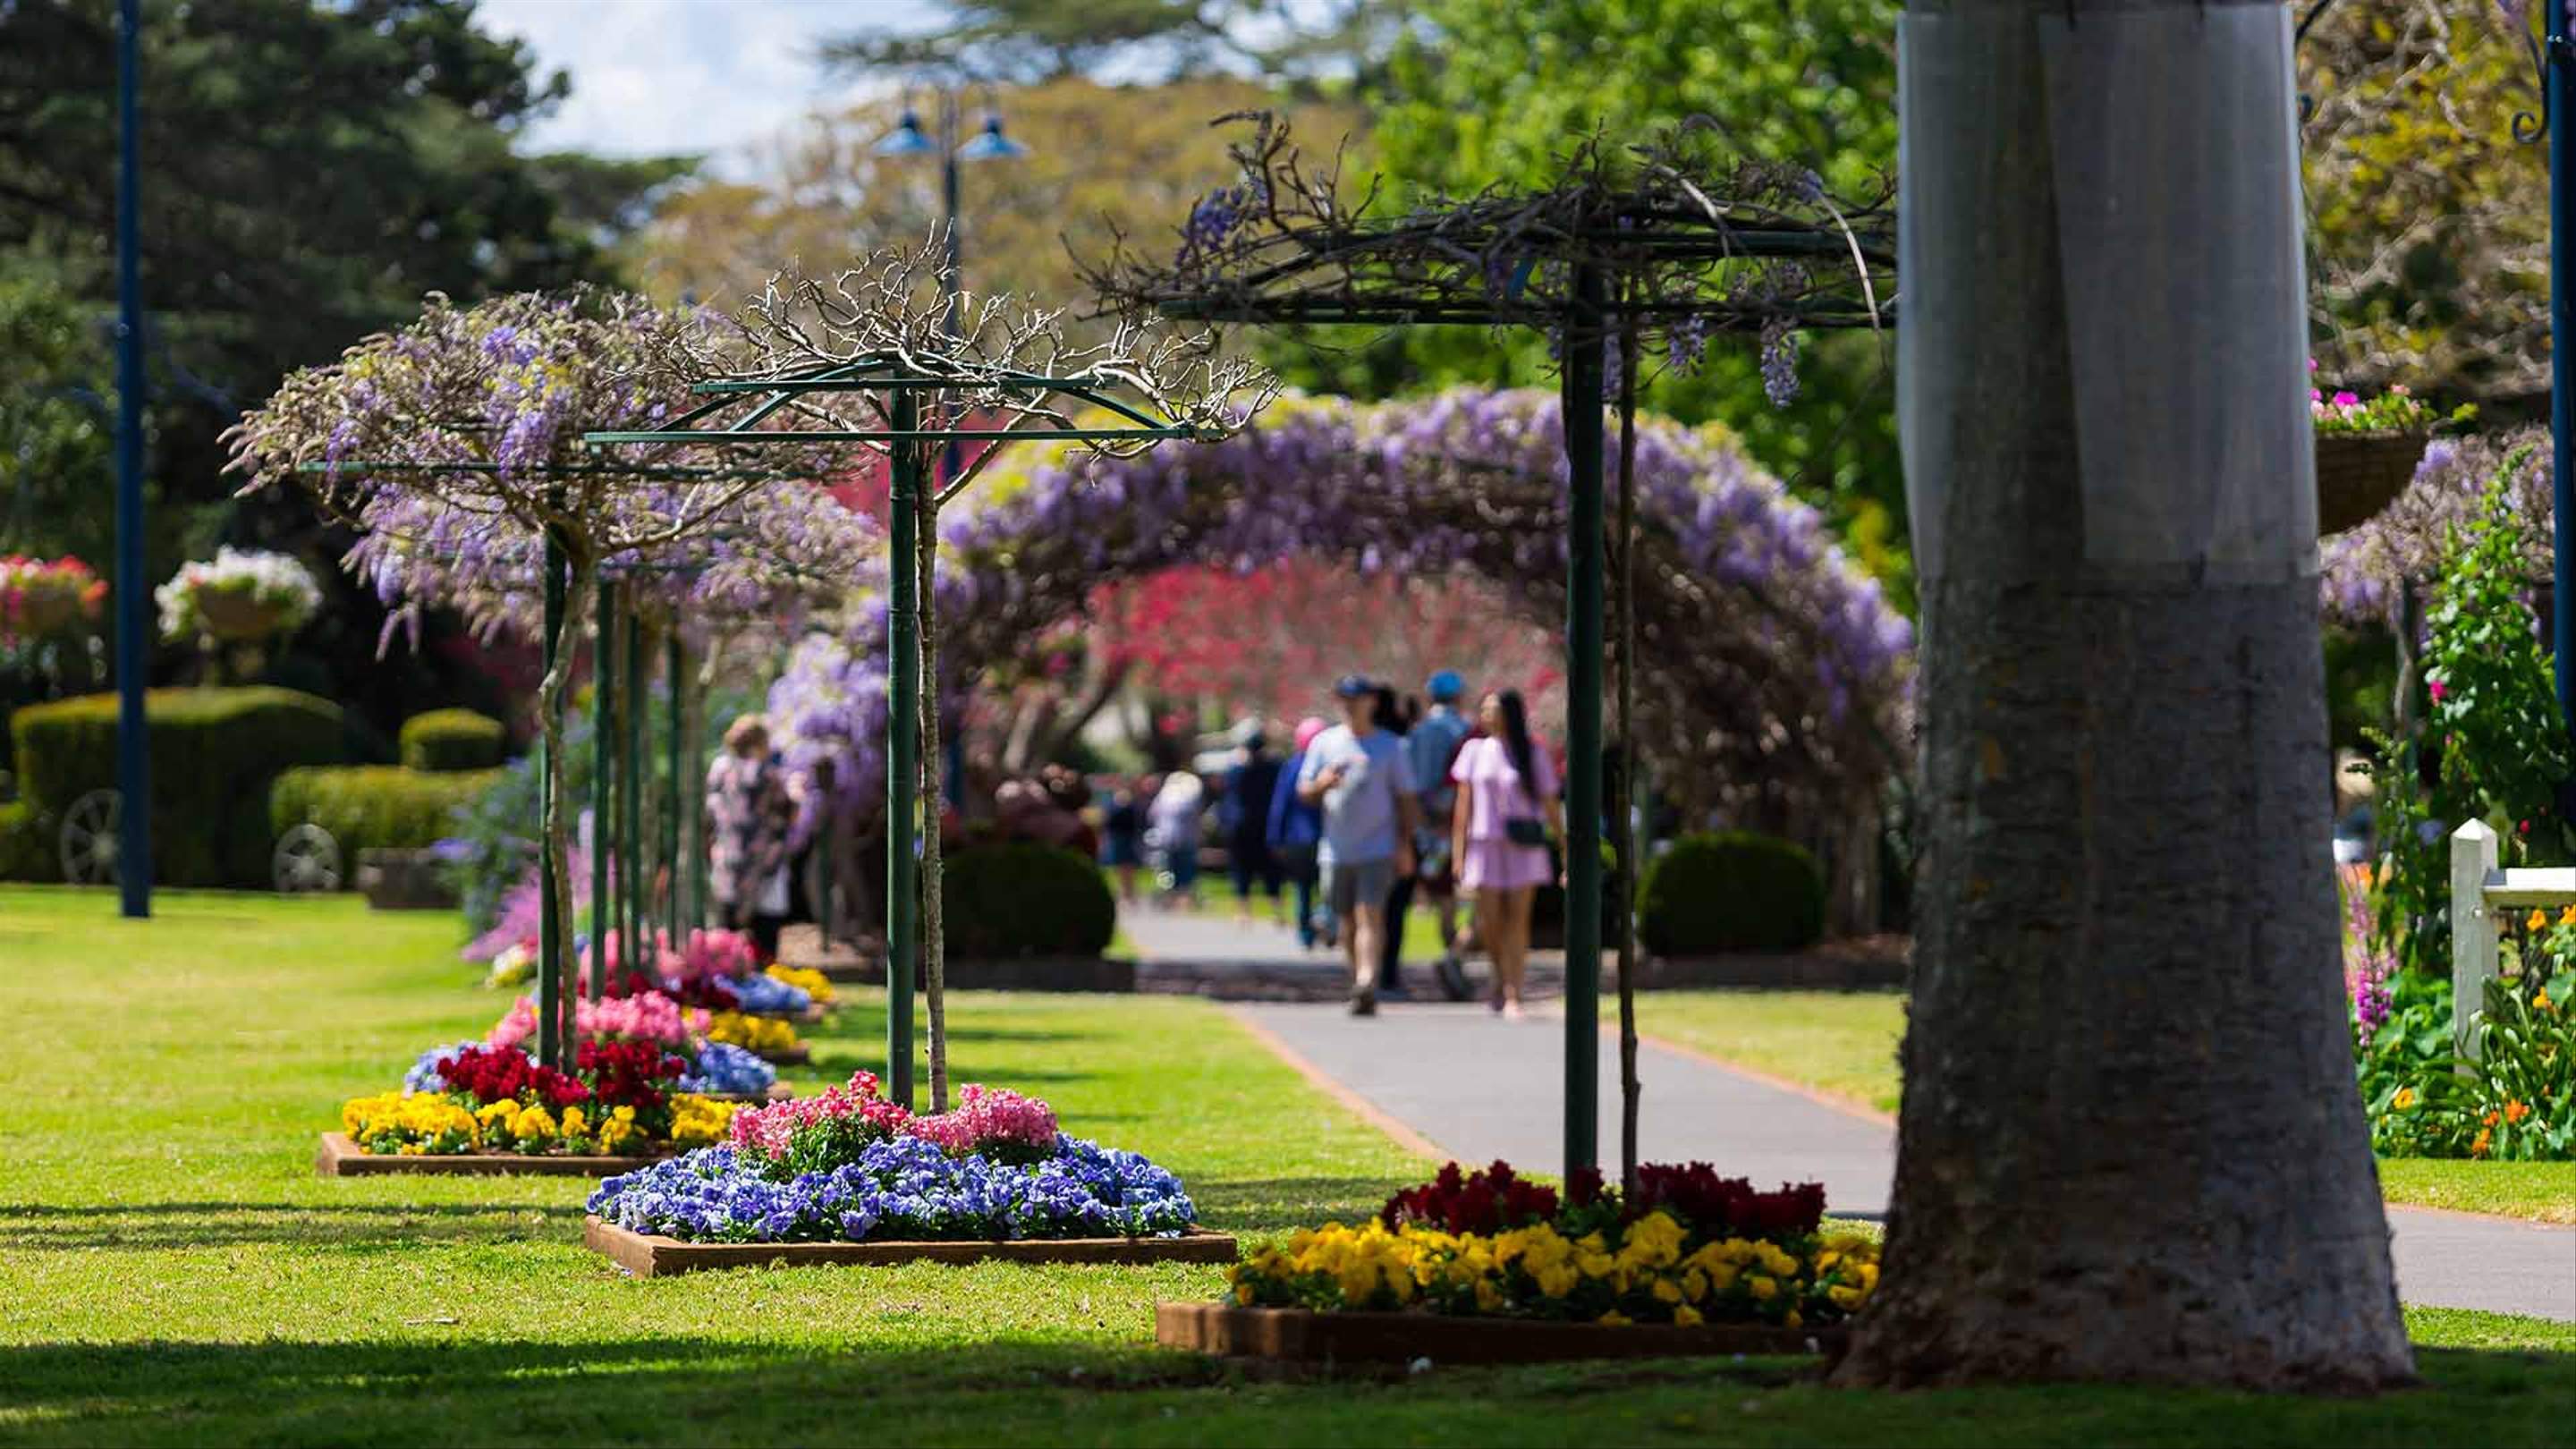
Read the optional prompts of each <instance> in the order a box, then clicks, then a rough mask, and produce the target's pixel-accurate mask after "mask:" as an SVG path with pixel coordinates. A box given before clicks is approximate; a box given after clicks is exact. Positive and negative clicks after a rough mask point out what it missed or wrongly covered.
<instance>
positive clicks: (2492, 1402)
mask: <svg viewBox="0 0 2576 1449" xmlns="http://www.w3.org/2000/svg"><path fill="white" fill-rule="evenodd" d="M995 1307H996V1312H997V1313H999V1312H1002V1311H1004V1306H1003V1305H1000V1304H997V1305H995ZM870 1327H871V1328H872V1329H873V1330H874V1331H875V1332H874V1336H873V1337H872V1339H861V1338H858V1337H855V1336H851V1335H848V1334H845V1333H835V1332H831V1331H829V1330H824V1331H822V1332H817V1331H816V1330H815V1327H814V1326H812V1325H807V1324H793V1323H778V1322H774V1321H769V1322H762V1323H760V1324H759V1325H758V1330H759V1331H761V1332H763V1333H765V1334H769V1335H772V1336H771V1337H768V1338H766V1339H763V1340H744V1339H732V1338H720V1337H713V1336H705V1335H687V1336H684V1335H673V1336H668V1337H651V1338H641V1337H594V1338H587V1339H580V1340H576V1341H570V1342H563V1341H556V1342H544V1341H539V1342H527V1341H515V1340H514V1341H507V1342H493V1341H490V1340H485V1339H476V1338H466V1337H463V1336H462V1335H463V1334H465V1333H468V1332H471V1331H473V1330H470V1329H462V1328H447V1329H438V1328H431V1329H428V1330H427V1331H414V1332H410V1333H407V1334H406V1335H405V1336H404V1337H402V1338H400V1339H394V1340H375V1341H367V1342H341V1343H320V1342H297V1341H280V1340H270V1341H266V1342H251V1343H237V1344H210V1343H149V1342H147V1343H127V1344H72V1343H44V1344H31V1345H24V1346H19V1347H10V1348H0V1385H5V1386H6V1388H5V1392H0V1423H5V1425H6V1428H7V1432H8V1437H9V1438H10V1439H11V1440H12V1441H13V1442H39V1443H72V1444H95V1443H105V1442H114V1443H188V1444H202V1443H236V1442H253V1441H256V1442H260V1443H270V1444H360V1445H376V1444H383V1445H395V1446H401V1449H417V1446H419V1445H422V1444H428V1443H469V1444H521V1443H526V1444H544V1445H548V1446H556V1445H561V1444H566V1443H609V1442H644V1443H667V1442H691V1443H700V1442H707V1443H713V1442H737V1441H739V1442H750V1443H781V1442H794V1443H808V1442H824V1441H828V1442H850V1441H861V1442H868V1443H917V1442H939V1443H968V1444H1005V1443H1008V1444H1031V1443H1057V1442H1072V1441H1076V1440H1079V1441H1081V1442H1090V1443H1129V1442H1144V1443H1170V1444H1195V1443H1207V1442H1222V1443H1226V1444H1230V1445H1237V1446H1250V1445H1256V1444H1305V1443H1324V1442H1331V1443H1380V1442H1408V1443H1475V1444H1486V1445H1504V1444H1561V1443H1567V1442H1577V1441H1581V1442H1593V1443H1624V1442H1640V1443H1659V1444H1672V1445H1691V1446H1706V1445H1710V1444H1742V1443H1764V1444H1788V1443H1819V1444H1827V1443H1831V1444H1842V1443H1912V1442H1926V1443H1929V1442H1938V1443H1943V1444H1959V1445H1964V1444H1978V1445H1991V1446H1998V1449H2002V1446H2016V1445H2053V1444H2063V1443H2070V1442H2093V1441H2100V1440H2111V1439H2116V1440H2120V1441H2122V1442H2131V1443H2139V1444H2157V1445H2182V1444H2203V1443H2216V1442H2262V1443H2363V1442H2371V1443H2380V1442H2386V1443H2446V1442H2459V1441H2460V1440H2461V1439H2462V1438H2467V1439H2472V1440H2477V1441H2481V1442H2490V1443H2500V1444H2502V1443H2517V1444H2519V1443H2528V1444H2550V1443H2560V1442H2563V1431H2564V1424H2565V1417H2566V1415H2567V1414H2568V1413H2570V1412H2571V1411H2576V1356H2570V1355H2536V1354H2509V1353H2467V1352H2460V1351H2427V1352H2425V1353H2424V1355H2423V1358H2424V1368H2425V1372H2426V1377H2427V1379H2428V1380H2429V1381H2430V1382H2431V1385H2432V1388H2431V1390H2430V1391H2429V1392H2421V1393H2405V1394H2392V1395H2387V1396H2384V1397H2381V1398H2377V1399H2320V1398H2297V1397H2292V1396H2288V1395H2274V1396H2258V1395H2247V1394H2230V1393H2217V1392H2207V1391H2169V1390H2154V1389H2140V1388H2122V1387H2106V1386H2098V1385H2078V1384H2060V1385H2046V1386H2038V1387H2029V1388H2012V1389H1972V1390H1932V1391H1921V1392H1914V1393H1905V1394H1871V1393H1844V1392H1837V1391H1833V1390H1828V1389H1825V1388H1822V1387H1820V1386H1819V1385H1817V1384H1816V1383H1815V1382H1814V1381H1813V1379H1812V1377H1811V1376H1808V1375H1807V1374H1805V1373H1804V1372H1803V1371H1801V1370H1797V1369H1794V1368H1788V1367H1787V1366H1784V1365H1782V1364H1781V1363H1779V1362H1776V1361H1771V1362H1765V1361H1761V1360H1755V1361H1752V1362H1748V1363H1743V1364H1737V1363H1734V1362H1732V1361H1730V1360H1714V1359H1713V1360H1687V1361H1685V1360H1665V1361H1661V1362H1652V1361H1650V1362H1638V1361H1634V1360H1630V1361H1625V1362H1611V1363H1601V1364H1589V1365H1557V1366H1543V1365H1533V1366H1523V1367H1514V1368H1499V1369H1482V1370H1479V1369H1459V1368H1454V1367H1447V1366H1442V1367H1438V1368H1435V1369H1434V1371H1432V1372H1430V1373H1427V1374H1423V1375H1420V1376H1419V1377H1412V1378H1397V1379H1393V1380H1389V1379H1386V1378H1383V1377H1381V1376H1376V1375H1368V1376H1361V1375H1351V1376H1347V1377H1340V1378H1327V1379H1323V1380H1320V1381H1315V1382H1294V1383H1266V1382H1265V1383H1252V1382H1248V1381H1247V1380H1246V1379H1244V1378H1243V1377H1241V1376H1240V1375H1238V1374H1237V1373H1235V1372H1234V1371H1233V1370H1231V1369H1229V1368H1227V1367H1225V1366H1223V1365H1221V1364H1218V1363H1216V1362H1213V1361H1211V1360H1208V1359H1205V1358H1201V1357H1198V1356H1195V1355H1189V1354H1180V1353H1164V1352H1159V1351H1155V1350H1152V1349H1148V1348H1145V1347H1143V1346H1141V1345H1131V1344H1125V1343H1105V1342H1091V1343H1068V1342H1062V1341H1050V1340H1043V1339H1038V1338H1034V1337H1029V1336H1025V1335H1019V1336H1000V1335H997V1336H993V1337H988V1338H981V1339H975V1338H969V1339H967V1340H965V1341H944V1342H925V1341H921V1340H910V1341H904V1340H899V1339H898V1340H895V1341H887V1340H886V1339H885V1338H884V1337H883V1333H884V1325H883V1324H882V1323H878V1324H872V1325H870ZM451 1335H454V1336H451Z"/></svg>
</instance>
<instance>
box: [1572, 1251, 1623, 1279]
mask: <svg viewBox="0 0 2576 1449" xmlns="http://www.w3.org/2000/svg"><path fill="white" fill-rule="evenodd" d="M1574 1266H1576V1267H1577V1268H1580V1269H1582V1270H1583V1276H1584V1277H1586V1278H1607V1277H1609V1276H1610V1270H1611V1269H1613V1268H1616V1267H1618V1266H1619V1260H1618V1259H1616V1258H1613V1257H1611V1256H1610V1255H1609V1254H1608V1253H1604V1252H1599V1251H1597V1250H1596V1251H1593V1252H1587V1253H1579V1254H1577V1255H1575V1259H1574Z"/></svg>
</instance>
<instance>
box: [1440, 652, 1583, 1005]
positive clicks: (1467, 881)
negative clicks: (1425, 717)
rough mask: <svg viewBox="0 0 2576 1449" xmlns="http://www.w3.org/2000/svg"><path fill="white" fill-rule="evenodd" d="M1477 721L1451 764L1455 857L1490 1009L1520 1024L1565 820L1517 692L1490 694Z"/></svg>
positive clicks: (1548, 764) (1552, 770) (1549, 766)
mask: <svg viewBox="0 0 2576 1449" xmlns="http://www.w3.org/2000/svg"><path fill="white" fill-rule="evenodd" d="M1477 722H1478V724H1480V725H1481V726H1482V727H1483V730H1484V733H1482V734H1480V735H1478V736H1477V737H1476V738H1474V739H1471V740H1469V741H1467V742H1466V743H1465V744H1463V745H1460V746H1459V747H1458V758H1457V759H1456V760H1455V761H1453V762H1451V764H1450V766H1449V778H1450V779H1451V780H1453V781H1455V782H1456V783H1457V785H1458V808H1457V812H1456V814H1455V815H1454V816H1453V817H1452V819H1451V822H1450V827H1449V829H1450V844H1451V850H1450V856H1451V858H1452V859H1454V860H1456V861H1457V862H1458V863H1459V873H1458V887H1459V889H1461V890H1464V891H1466V892H1468V893H1469V894H1471V895H1473V896H1474V897H1475V898H1476V931H1477V934H1478V935H1479V936H1481V937H1482V938H1483V939H1484V942H1485V951H1486V953H1487V954H1488V955H1490V956H1492V957H1493V960H1494V989H1493V992H1492V994H1491V995H1490V996H1488V997H1487V999H1486V1005H1488V1006H1490V1007H1492V1008H1493V1009H1494V1010H1496V1011H1499V1012H1501V1013H1503V1014H1504V1015H1505V1016H1509V1017H1512V1018H1514V1019H1518V1018H1519V1016H1520V1014H1521V978H1522V976H1523V974H1524V973H1525V972H1526V971H1527V970H1528V968H1529V943H1530V902H1531V900H1532V899H1534V898H1535V897H1536V895H1537V894H1538V888H1539V887H1540V886H1543V885H1545V884H1547V883H1548V881H1549V880H1550V879H1551V878H1552V877H1553V876H1554V874H1555V867H1554V865H1553V864H1552V863H1551V861H1550V859H1549V856H1548V849H1547V848H1548V843H1549V842H1551V841H1555V840H1561V839H1563V838H1564V835H1565V816H1564V812H1563V811H1562V810H1560V809H1559V808H1558V806H1557V802H1556V766H1555V764H1554V763H1553V762H1552V761H1550V760H1549V759H1548V757H1547V752H1546V751H1544V750H1541V749H1539V748H1538V747H1537V746H1536V745H1535V744H1534V743H1533V742H1532V741H1531V739H1530V732H1529V710H1528V708H1527V706H1525V705H1523V704H1522V703H1521V695H1520V691H1519V690H1516V689H1506V690H1501V691H1499V692H1497V693H1494V694H1489V695H1486V696H1485V701H1484V703H1483V705H1481V706H1480V707H1479V708H1478V710H1477Z"/></svg>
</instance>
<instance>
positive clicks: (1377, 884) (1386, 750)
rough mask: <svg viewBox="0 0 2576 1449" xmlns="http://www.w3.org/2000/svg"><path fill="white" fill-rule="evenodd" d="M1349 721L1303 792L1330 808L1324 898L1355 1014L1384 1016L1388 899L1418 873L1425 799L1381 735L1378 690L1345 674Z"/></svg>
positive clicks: (1317, 748)
mask: <svg viewBox="0 0 2576 1449" xmlns="http://www.w3.org/2000/svg"><path fill="white" fill-rule="evenodd" d="M1333 695H1334V697H1335V698H1336V699H1337V700H1339V701H1340V703H1341V706H1342V722H1341V723H1340V724H1338V725H1335V726H1333V727H1332V728H1330V729H1328V730H1325V731H1324V732H1323V733H1322V734H1319V735H1317V736H1315V742H1314V743H1313V744H1311V745H1309V746H1307V748H1306V758H1305V760H1304V762H1303V763H1301V764H1300V765H1299V766H1298V769H1297V793H1298V794H1299V795H1300V796H1302V797H1303V798H1304V799H1305V800H1306V801H1307V802H1308V803H1310V804H1316V805H1320V806H1322V807H1323V811H1324V834H1323V841H1322V845H1321V847H1320V849H1319V850H1318V851H1317V857H1318V860H1319V862H1320V863H1321V865H1322V868H1323V881H1324V898H1325V900H1326V901H1327V902H1328V903H1330V904H1331V906H1332V908H1333V913H1334V914H1335V915H1336V916H1338V917H1340V918H1341V920H1342V923H1343V929H1342V954H1343V957H1344V959H1346V960H1347V961H1349V963H1350V968H1351V1014H1352V1015H1353V1016H1374V1015H1376V1014H1377V967H1378V959H1379V953H1380V952H1381V951H1382V950H1384V942H1385V931H1386V899H1387V893H1388V892H1389V891H1391V890H1393V889H1394V886H1395V881H1396V877H1398V876H1402V875H1410V874H1412V873H1413V836H1414V832H1416V831H1417V830H1419V829H1421V827H1422V815H1421V802H1420V800H1419V799H1418V798H1417V796H1418V795H1419V792H1418V791H1417V790H1416V789H1415V787H1414V783H1413V768H1412V766H1411V765H1410V764H1408V763H1407V762H1406V760H1405V758H1404V747H1403V742H1402V741H1401V740H1399V739H1398V738H1397V737H1396V736H1394V735H1392V734H1389V733H1388V732H1386V731H1385V730H1383V729H1380V728H1378V725H1377V718H1376V717H1377V714H1378V708H1379V705H1378V697H1377V695H1378V690H1377V686H1376V685H1374V684H1372V683H1370V682H1369V681H1368V679H1367V678H1365V677H1364V676H1361V675H1357V674H1349V675H1344V676H1343V677H1342V678H1341V680H1340V681H1339V682H1338V683H1336V684H1335V685H1334V686H1333Z"/></svg>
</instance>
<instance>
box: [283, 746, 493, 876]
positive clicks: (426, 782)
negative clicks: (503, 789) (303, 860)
mask: <svg viewBox="0 0 2576 1449" xmlns="http://www.w3.org/2000/svg"><path fill="white" fill-rule="evenodd" d="M500 778H501V772H500V771H499V770H441V771H435V772H431V771H423V770H406V769H403V768H400V767H399V766H394V765H317V766H307V767H305V768H301V769H294V770H288V771H286V772H284V773H283V774H280V775H279V776H278V777H277V783H276V784H275V785H273V786H271V787H269V792H268V826H269V833H270V834H271V835H272V836H276V835H283V834H285V833H286V831H287V830H288V829H289V828H290V827H293V826H297V825H303V824H307V823H310V824H314V825H319V826H321V827H322V828H323V829H325V830H327V831H330V832H331V838H332V839H333V840H336V841H338V842H339V844H340V859H341V862H342V871H343V873H344V874H347V875H349V876H351V877H352V878H353V879H354V878H355V874H356V870H357V861H358V852H359V851H362V850H379V849H382V850H422V849H426V848H427V847H429V846H432V845H435V844H437V843H438V842H439V841H441V840H444V839H446V838H447V837H448V836H451V835H454V834H455V833H456V832H457V828H458V824H459V822H458V820H457V811H458V810H459V809H461V808H462V807H464V806H466V805H470V804H472V803H473V802H474V801H475V800H476V799H477V798H479V797H480V796H481V795H482V794H483V792H484V791H486V790H488V789H490V788H492V785H493V784H494V782H496V781H498V780H499V779H500Z"/></svg>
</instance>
